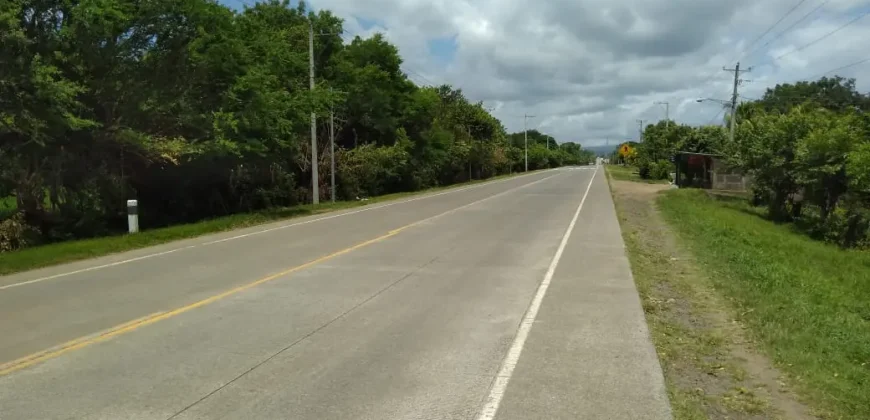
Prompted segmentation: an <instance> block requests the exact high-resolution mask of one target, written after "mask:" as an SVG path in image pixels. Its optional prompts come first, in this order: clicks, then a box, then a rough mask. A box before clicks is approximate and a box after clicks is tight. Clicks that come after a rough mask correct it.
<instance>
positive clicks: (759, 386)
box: [610, 179, 814, 419]
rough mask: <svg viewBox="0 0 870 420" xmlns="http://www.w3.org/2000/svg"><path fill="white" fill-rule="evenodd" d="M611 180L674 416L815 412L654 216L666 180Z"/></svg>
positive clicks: (781, 415)
mask: <svg viewBox="0 0 870 420" xmlns="http://www.w3.org/2000/svg"><path fill="white" fill-rule="evenodd" d="M610 185H611V192H612V194H613V197H614V202H615V203H616V207H617V212H618V215H619V218H620V225H621V227H622V234H623V237H624V239H625V243H626V246H627V247H628V249H629V259H630V261H631V266H632V272H633V274H634V278H635V282H636V283H637V286H638V290H639V292H640V294H641V299H642V301H643V305H644V311H645V313H646V317H647V322H648V323H649V326H650V330H651V332H652V335H653V341H654V343H655V345H656V350H657V352H658V355H659V359H660V360H661V362H662V368H663V369H664V373H665V379H666V381H667V385H668V393H669V396H670V399H671V405H672V408H673V411H674V417H675V418H676V419H775V418H785V419H812V418H814V417H812V416H811V415H810V414H809V413H810V410H809V409H807V407H806V406H804V405H803V404H801V403H800V402H799V401H798V400H797V398H796V397H795V396H794V395H793V394H792V393H790V392H789V391H788V390H787V389H786V385H785V384H784V383H783V382H782V380H781V375H780V373H779V372H778V371H777V370H776V369H775V368H774V367H773V365H772V363H771V362H770V361H769V360H768V359H767V358H766V357H764V356H762V355H761V354H760V353H758V352H757V351H756V350H755V346H754V345H753V344H752V343H750V342H748V341H747V338H746V336H747V334H745V333H744V331H743V327H742V326H741V325H740V324H739V323H738V322H737V321H735V320H734V316H733V315H732V314H733V312H732V309H731V307H730V306H729V305H728V303H727V301H725V300H724V299H723V298H722V297H721V295H719V294H718V293H717V292H716V290H715V289H714V287H713V285H712V283H711V282H710V280H709V278H708V277H707V274H706V273H704V272H703V270H702V269H701V268H700V267H699V266H698V264H697V263H696V262H695V261H693V259H692V257H691V255H690V254H689V253H687V252H685V251H684V250H682V249H681V247H680V246H679V244H678V242H677V241H676V240H675V238H674V235H673V233H672V232H671V231H670V229H669V227H668V226H667V225H666V224H665V223H664V221H663V220H662V219H661V217H660V216H659V214H658V211H657V209H656V207H655V197H656V196H657V194H658V193H659V192H661V191H663V190H666V189H668V188H669V186H668V185H653V184H642V183H636V182H630V181H616V180H613V179H611V180H610Z"/></svg>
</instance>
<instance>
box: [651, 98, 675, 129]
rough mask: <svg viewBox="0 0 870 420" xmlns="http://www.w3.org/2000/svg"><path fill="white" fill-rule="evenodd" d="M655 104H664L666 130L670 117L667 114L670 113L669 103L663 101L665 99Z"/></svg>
mask: <svg viewBox="0 0 870 420" xmlns="http://www.w3.org/2000/svg"><path fill="white" fill-rule="evenodd" d="M655 104H656V105H664V106H665V130H666V131H667V129H668V126H669V125H670V124H671V119H670V116H669V114H670V108H671V104H670V103H668V102H665V101H662V102H656V103H655Z"/></svg>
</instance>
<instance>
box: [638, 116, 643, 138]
mask: <svg viewBox="0 0 870 420" xmlns="http://www.w3.org/2000/svg"><path fill="white" fill-rule="evenodd" d="M637 142H638V143H643V120H637Z"/></svg>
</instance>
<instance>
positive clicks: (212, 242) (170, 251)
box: [0, 169, 555, 291]
mask: <svg viewBox="0 0 870 420" xmlns="http://www.w3.org/2000/svg"><path fill="white" fill-rule="evenodd" d="M554 170H555V169H548V170H545V171H541V172H532V173H529V174H523V175H517V176H512V177H508V178H504V179H497V180H494V181H487V182H482V183H480V184H476V185H469V186H466V187H461V188H451V189H449V190H447V191H442V192H439V193H433V194H424V195H421V196H419V197H414V198H410V199H407V200H401V201H395V202H392V203H386V204H382V205H379V206H373V207H365V208H362V209H359V210H352V211H348V212H342V213H338V214H331V215H328V216H323V217H318V218H316V219H311V220H306V221H303V222H294V223H289V224H286V225H281V226H276V227H273V228H268V229H262V230H258V231H255V232H251V233H245V234H242V235H236V236H232V237H229V238H223V239H218V240H214V241H208V242H203V243H200V244H194V245H188V246H183V247H179V248H174V249H170V250H166V251H161V252H156V253H153V254H147V255H142V256H139V257H135V258H130V259H126V260H122V261H115V262H112V263H108V264H101V265H97V266H93V267H87V268H82V269H79V270H73V271H68V272H64V273H58V274H53V275H50V276H45V277H40V278H36V279H32V280H26V281H22V282H19V283H12V284H7V285H4V286H0V291H2V290H5V289H11V288H13V287H20V286H26V285H28V284H33V283H40V282H44V281H47V280H54V279H57V278H61V277H67V276H71V275H74V274H80V273H86V272H88V271H94V270H101V269H103V268H109V267H114V266H118V265H122V264H128V263H131V262H136V261H141V260H144V259H148V258H154V257H159V256H163V255H167V254H171V253H174V252H178V251H184V250H188V249H191V248H197V247H201V246H209V245H215V244H219V243H223V242H228V241H232V240H236V239H241V238H247V237H250V236H254V235H260V234H263V233H268V232H273V231H276V230H281V229H287V228H291V227H294V226H301V225H307V224H310V223H315V222H320V221H324V220H330V219H335V218H338V217H344V216H350V215H352V214H358V213H363V212H366V211H372V210H378V209H382V208H385V207H391V206H395V205H398V204H405V203H410V202H414V201H419V200H423V199H427V198H433V197H439V196H442V195H446V194H452V193H457V192H461V191H467V190H470V189H475V188H480V187H483V186H486V185H494V184H499V183H502V182H506V181H509V180H512V179H520V178H525V177H527V176H531V175H535V174H543V173H547V172H552V171H554Z"/></svg>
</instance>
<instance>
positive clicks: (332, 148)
mask: <svg viewBox="0 0 870 420" xmlns="http://www.w3.org/2000/svg"><path fill="white" fill-rule="evenodd" d="M329 181H330V184H331V185H332V188H330V196H331V198H332V202H333V203H334V202H335V109H333V107H332V106H330V107H329Z"/></svg>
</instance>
